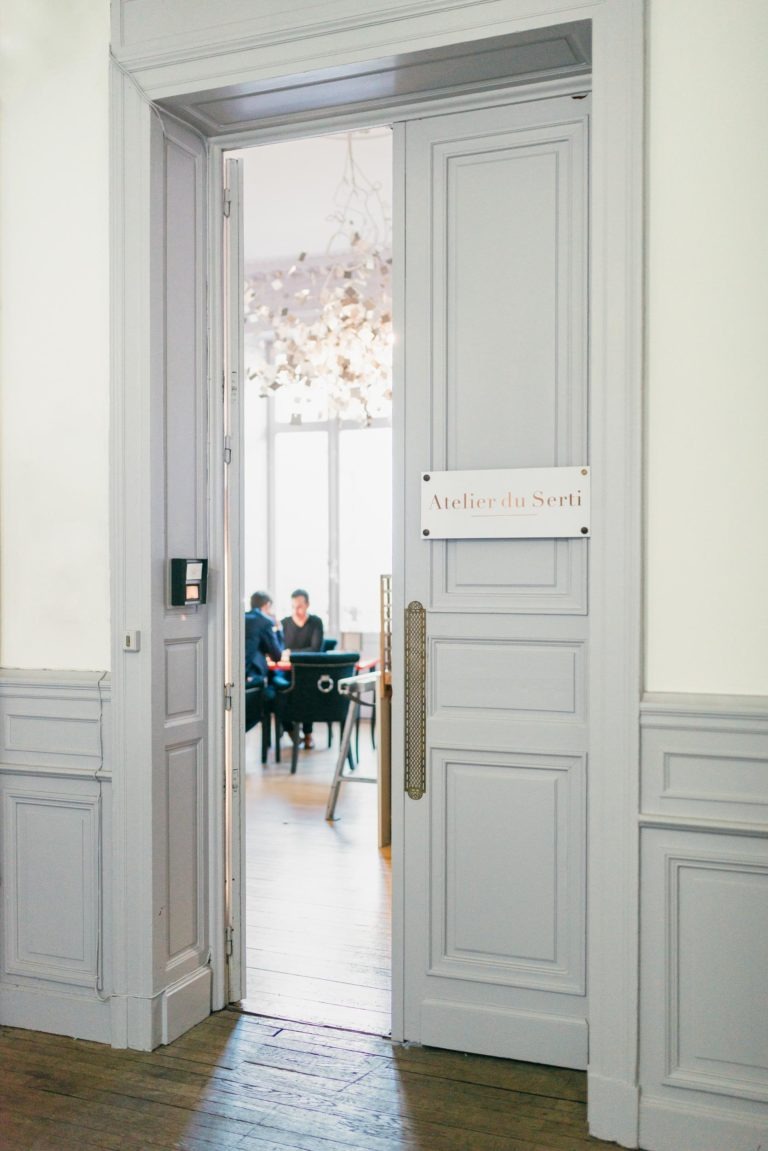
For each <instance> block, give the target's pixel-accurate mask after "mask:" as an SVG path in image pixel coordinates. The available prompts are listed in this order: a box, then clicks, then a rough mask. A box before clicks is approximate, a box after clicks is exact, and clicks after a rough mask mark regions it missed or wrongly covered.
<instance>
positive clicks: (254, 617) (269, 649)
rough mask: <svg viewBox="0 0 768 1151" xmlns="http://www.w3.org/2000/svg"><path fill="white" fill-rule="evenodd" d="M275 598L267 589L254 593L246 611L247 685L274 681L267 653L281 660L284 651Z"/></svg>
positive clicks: (266, 683) (251, 685) (274, 658)
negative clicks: (273, 605)
mask: <svg viewBox="0 0 768 1151" xmlns="http://www.w3.org/2000/svg"><path fill="white" fill-rule="evenodd" d="M271 607H272V600H271V599H270V597H269V594H268V593H267V592H265V591H255V592H254V593H253V595H252V596H251V610H250V611H247V612H246V613H245V686H246V687H267V686H268V684H269V682H270V676H269V667H268V665H267V657H269V659H272V660H274V661H275V663H277V662H278V660H279V659H280V656H281V655H282V654H283V648H284V647H285V644H284V642H283V629H282V628H281V627H280V624H279V623H278V622H277V620H276V619H275V617H274V616H273V615H272V613H271V611H270V608H271Z"/></svg>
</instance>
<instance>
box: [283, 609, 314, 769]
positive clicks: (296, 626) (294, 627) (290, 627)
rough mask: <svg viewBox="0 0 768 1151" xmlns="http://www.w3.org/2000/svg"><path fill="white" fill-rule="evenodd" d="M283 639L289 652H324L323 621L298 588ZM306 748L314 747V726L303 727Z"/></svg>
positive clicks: (284, 624)
mask: <svg viewBox="0 0 768 1151" xmlns="http://www.w3.org/2000/svg"><path fill="white" fill-rule="evenodd" d="M281 624H282V628H283V637H284V641H285V646H286V649H287V650H288V651H322V648H323V621H322V620H321V619H320V616H319V615H310V614H309V592H307V591H305V590H304V588H302V587H299V588H296V591H294V592H291V614H290V615H287V616H286V617H285V619H284V620H282V621H281ZM302 730H303V732H304V746H305V747H314V746H315V741H314V740H313V738H312V724H311V723H305V724H304V726H303V729H302Z"/></svg>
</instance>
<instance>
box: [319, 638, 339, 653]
mask: <svg viewBox="0 0 768 1151" xmlns="http://www.w3.org/2000/svg"><path fill="white" fill-rule="evenodd" d="M338 644H339V641H338V640H337V639H336V637H335V636H330V637H329V636H326V637H325V639H324V640H323V646H322V647H321V649H320V650H321V651H333V650H334V648H336V647H338Z"/></svg>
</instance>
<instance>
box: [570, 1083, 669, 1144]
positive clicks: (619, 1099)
mask: <svg viewBox="0 0 768 1151" xmlns="http://www.w3.org/2000/svg"><path fill="white" fill-rule="evenodd" d="M639 1104H640V1092H639V1089H638V1087H637V1086H636V1085H635V1084H634V1083H626V1082H624V1081H623V1080H621V1079H607V1078H606V1077H605V1076H604V1075H595V1074H594V1073H593V1072H591V1071H588V1073H587V1118H588V1120H589V1133H590V1135H593V1136H594V1137H595V1138H596V1139H607V1140H613V1142H614V1143H618V1144H619V1146H621V1147H637V1146H638V1120H639V1114H638V1112H639ZM678 1151H679V1149H678Z"/></svg>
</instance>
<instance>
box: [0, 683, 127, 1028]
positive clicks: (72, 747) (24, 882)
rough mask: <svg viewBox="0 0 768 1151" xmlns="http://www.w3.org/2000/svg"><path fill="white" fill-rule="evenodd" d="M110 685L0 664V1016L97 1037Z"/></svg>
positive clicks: (106, 1015)
mask: <svg viewBox="0 0 768 1151" xmlns="http://www.w3.org/2000/svg"><path fill="white" fill-rule="evenodd" d="M110 704H111V685H110V680H109V676H108V675H107V673H105V672H99V671H51V670H44V669H41V670H36V669H14V668H2V669H0V843H1V844H2V853H3V854H2V858H3V887H2V915H3V932H2V938H3V946H2V951H1V952H0V1023H3V1024H7V1025H10V1026H14V1027H27V1028H32V1029H35V1030H43V1031H50V1032H54V1033H58V1034H63V1035H73V1036H79V1037H82V1038H88V1039H94V1040H98V1041H101V1042H109V1041H110V1038H111V1035H112V1027H111V1014H112V1013H111V1009H110V1006H109V995H108V994H107V992H106V991H105V988H109V987H110V984H111V970H112V965H111V940H110V935H111V929H110V924H111V892H110V887H109V878H108V877H109V875H110V874H111V866H110V860H111V856H110V846H111V826H112V819H111V814H112V812H111V807H112V788H111V733H110V722H109V717H110Z"/></svg>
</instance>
